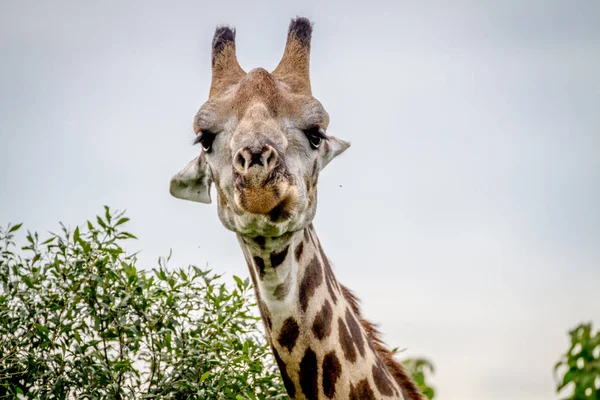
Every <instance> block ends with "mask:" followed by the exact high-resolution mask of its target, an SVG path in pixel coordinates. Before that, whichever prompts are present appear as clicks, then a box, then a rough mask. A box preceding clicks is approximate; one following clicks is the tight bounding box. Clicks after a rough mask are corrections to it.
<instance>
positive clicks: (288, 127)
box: [170, 18, 423, 400]
mask: <svg viewBox="0 0 600 400" xmlns="http://www.w3.org/2000/svg"><path fill="white" fill-rule="evenodd" d="M311 36H312V24H311V22H310V21H309V20H307V19H306V18H296V19H294V20H292V22H291V23H290V26H289V31H288V37H287V43H286V47H285V50H284V54H283V57H282V59H281V61H280V63H279V65H278V66H277V67H276V68H275V69H274V70H273V71H272V72H271V73H269V72H267V71H266V70H264V69H262V68H256V69H253V70H251V71H249V72H248V73H246V72H245V71H244V70H243V69H242V68H241V67H240V65H239V64H238V61H237V58H236V53H235V31H234V30H233V29H231V28H228V27H218V28H217V29H216V31H215V35H214V38H213V43H212V82H211V86H210V91H209V98H208V100H207V102H206V103H205V104H204V105H202V107H201V108H200V110H199V112H198V113H197V114H196V116H195V118H194V131H195V133H196V138H195V141H194V142H195V143H198V144H201V146H202V150H201V151H200V155H199V156H198V157H197V158H195V159H193V160H192V161H191V162H190V163H188V164H187V166H186V167H185V168H183V169H182V170H181V171H180V172H178V173H177V174H176V175H175V176H174V177H173V178H172V179H171V182H170V192H171V194H172V195H173V196H175V197H177V198H181V199H185V200H191V201H196V202H200V203H210V202H211V194H210V188H211V185H212V184H213V183H214V186H215V188H216V194H217V210H218V216H219V219H220V220H221V222H222V224H223V225H224V226H225V227H226V228H227V229H229V230H231V231H233V232H235V233H236V235H237V238H238V241H239V244H240V246H241V248H242V252H243V254H244V256H245V259H246V262H247V264H248V267H249V272H250V277H251V279H252V282H253V286H254V290H255V294H256V299H257V303H258V308H259V311H260V315H261V318H262V321H263V322H264V327H265V334H266V337H267V341H268V343H269V344H270V346H271V349H272V351H273V355H274V357H275V361H276V363H277V365H278V367H279V370H280V372H281V375H282V379H283V383H284V385H285V388H286V390H287V393H288V395H289V397H290V398H292V399H307V400H325V399H338V400H339V399H351V400H359V399H360V400H369V399H404V400H417V399H419V400H421V399H422V398H423V397H422V395H421V394H420V392H419V390H418V389H417V387H416V386H415V384H414V383H413V382H412V380H411V379H410V378H409V376H408V375H407V373H406V372H405V371H404V369H403V368H402V367H401V365H400V364H399V363H398V362H397V361H395V359H394V358H393V356H392V353H391V352H390V351H389V350H388V349H387V348H386V347H385V345H384V344H383V342H382V341H381V339H380V336H379V332H378V331H377V330H376V328H375V326H374V325H373V324H371V323H370V322H369V321H367V320H365V319H364V318H363V317H362V315H361V312H360V307H359V303H358V300H357V298H356V297H355V296H354V294H353V293H352V292H351V291H350V290H348V289H347V288H346V287H345V286H343V285H341V284H340V283H339V282H338V281H337V279H336V277H335V275H334V273H333V271H332V268H331V265H330V263H329V261H328V259H327V257H326V256H325V253H324V251H323V248H322V247H321V244H320V241H319V239H318V237H317V235H316V233H315V230H314V227H313V224H312V220H313V218H314V216H315V212H316V207H317V181H318V177H319V173H320V171H321V170H322V169H323V168H324V167H325V166H326V165H327V164H328V163H329V162H330V161H331V160H332V159H333V158H335V157H336V156H338V155H339V154H341V153H342V152H344V151H345V150H346V149H347V148H348V147H349V146H350V143H349V142H346V141H343V140H341V139H338V138H336V137H334V136H329V135H327V134H326V131H327V126H328V123H329V116H328V114H327V112H326V111H325V109H324V108H323V106H322V105H321V103H320V102H319V101H318V100H317V99H315V98H314V97H313V96H312V92H311V86H310V78H309V58H310V41H311Z"/></svg>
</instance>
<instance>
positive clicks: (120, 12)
mask: <svg viewBox="0 0 600 400" xmlns="http://www.w3.org/2000/svg"><path fill="white" fill-rule="evenodd" d="M296 15H302V16H306V17H309V18H311V19H312V20H313V21H314V22H315V29H314V35H313V50H312V82H313V90H314V93H315V95H316V97H317V98H319V99H320V100H321V101H322V103H323V104H324V105H325V107H326V108H327V109H328V111H329V113H330V115H331V125H330V130H329V132H330V133H332V134H334V135H336V136H339V137H341V138H344V139H348V140H351V141H352V143H353V146H352V147H351V148H350V150H349V151H347V152H346V153H345V154H344V155H343V156H341V157H340V158H339V159H337V160H335V161H334V162H333V163H332V164H330V165H329V166H328V167H327V169H326V170H325V171H324V173H323V174H322V178H321V181H320V196H319V201H320V205H319V211H318V214H317V219H316V222H315V225H316V228H317V231H318V233H319V234H320V236H321V239H322V241H323V243H324V246H325V249H326V252H327V254H328V255H329V257H330V258H331V259H332V261H333V262H334V264H335V267H336V269H335V271H336V274H337V276H338V279H339V280H340V281H342V282H343V283H344V284H346V285H348V286H349V287H351V288H352V289H354V290H355V291H356V292H357V294H358V295H359V296H360V298H362V300H363V304H364V311H365V314H366V315H367V317H369V318H370V319H372V320H374V321H378V322H380V323H381V328H382V330H383V331H384V332H385V337H386V339H387V341H388V342H389V343H390V345H392V346H400V347H407V348H408V354H410V355H425V356H427V357H430V358H432V359H433V361H434V362H435V364H436V367H437V372H436V375H435V384H436V387H437V388H438V394H439V399H440V400H453V399H461V400H481V399H485V400H503V399H509V398H510V399H513V400H520V399H522V400H538V399H539V400H541V399H552V398H556V395H555V394H554V382H553V380H552V366H553V364H554V363H555V362H556V361H557V359H558V358H559V356H560V354H561V353H562V352H563V351H564V350H566V348H567V345H568V342H567V336H566V331H567V330H568V329H570V328H572V327H573V326H574V325H576V324H577V323H579V322H580V321H590V320H591V321H594V323H595V324H596V326H597V327H598V325H599V324H600V291H599V288H600V211H599V207H598V205H599V204H600V156H599V154H600V2H598V1H597V0H590V1H584V0H582V1H577V2H570V1H562V2H561V1H549V0H548V1H532V0H530V1H527V2H525V1H516V0H510V1H506V0H504V1H477V2H476V1H472V2H467V1H452V2H450V1H447V2H423V1H413V2H407V1H395V2H393V1H389V2H378V1H375V0H370V1H362V2H360V1H359V2H349V1H344V2H342V1H340V2H337V3H336V2H323V1H314V0H305V1H302V2H295V3H291V2H284V1H251V2H250V1H235V2H202V1H180V2H168V3H167V2H157V1H148V0H145V1H137V2H133V1H128V2H122V1H95V2H91V1H87V2H82V1H72V2H66V1H53V2H43V1H37V2H33V1H31V2H30V1H6V0H4V1H2V2H1V3H0V58H1V62H0V224H2V225H6V223H8V222H9V221H12V222H21V221H22V222H25V223H26V225H27V226H28V227H29V228H30V229H35V230H41V231H46V230H50V229H55V228H56V226H57V221H59V220H60V221H64V222H65V223H67V224H69V225H71V226H74V225H75V224H77V223H81V222H83V221H84V220H85V219H87V218H91V217H93V216H94V215H95V214H96V213H98V212H101V208H102V205H104V204H108V205H111V206H112V207H115V208H122V209H123V208H124V209H127V210H128V215H129V216H130V217H131V218H132V223H131V224H130V229H131V230H132V231H133V232H134V233H136V234H137V235H138V236H139V238H140V240H139V241H138V242H136V243H132V245H131V249H132V250H135V249H142V250H143V251H142V253H141V261H142V262H143V263H144V265H146V266H147V267H148V268H149V267H152V266H153V265H154V262H155V259H156V258H157V257H158V256H160V255H166V254H167V253H168V251H169V249H170V248H173V251H174V255H175V256H174V260H175V262H176V263H182V264H187V263H195V264H197V265H206V264H208V265H209V266H211V267H213V268H214V269H215V270H217V271H219V272H223V273H227V274H228V275H232V274H237V275H245V274H246V273H247V269H246V266H245V263H244V261H243V257H242V254H241V251H240V250H239V248H238V245H237V242H236V240H235V237H234V235H233V234H232V233H231V232H228V231H226V230H225V229H224V228H223V227H222V226H221V224H220V222H219V221H218V218H217V214H216V206H215V205H214V204H213V205H210V206H203V205H200V204H194V203H190V202H183V201H180V200H176V199H174V198H172V197H170V195H169V193H168V181H169V178H170V177H171V175H172V174H174V173H175V172H176V171H177V170H178V169H179V168H181V167H182V166H183V165H185V164H186V163H187V162H188V161H189V159H191V158H192V157H193V156H194V155H195V154H196V152H197V150H198V149H197V148H192V147H191V146H190V143H191V140H192V137H193V135H192V130H191V122H192V117H193V115H194V113H195V112H196V110H197V108H198V107H199V106H200V105H201V104H202V103H203V102H204V101H205V99H206V97H207V95H208V86H209V82H210V43H211V39H212V33H213V31H214V28H215V26H216V25H218V24H223V23H227V24H230V25H233V26H235V27H237V31H238V35H237V38H238V40H237V43H238V58H239V60H240V63H241V64H242V66H243V67H244V68H245V69H246V70H249V69H251V68H254V67H257V66H263V67H265V68H268V69H272V68H273V67H274V66H275V65H276V64H277V62H278V61H279V59H280V57H281V54H282V51H283V47H284V43H285V38H286V30H287V25H288V23H289V20H290V18H291V17H294V16H296Z"/></svg>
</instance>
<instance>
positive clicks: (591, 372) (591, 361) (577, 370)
mask: <svg viewBox="0 0 600 400" xmlns="http://www.w3.org/2000/svg"><path fill="white" fill-rule="evenodd" d="M569 335H570V336H571V347H570V348H569V351H567V353H566V354H565V355H563V356H562V359H561V360H560V361H559V362H558V363H556V365H555V367H554V371H555V373H556V372H559V373H561V374H562V378H559V379H557V388H556V390H557V392H559V393H561V392H562V393H564V392H566V391H569V392H570V391H571V390H572V393H571V394H570V395H569V397H565V399H569V400H600V331H596V333H595V334H593V333H592V324H591V323H589V324H580V325H579V326H577V327H576V328H575V329H573V330H572V331H570V332H569Z"/></svg>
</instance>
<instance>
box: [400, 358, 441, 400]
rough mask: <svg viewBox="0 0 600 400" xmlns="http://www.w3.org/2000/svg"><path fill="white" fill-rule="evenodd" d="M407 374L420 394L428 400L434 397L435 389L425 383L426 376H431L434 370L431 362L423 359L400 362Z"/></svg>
mask: <svg viewBox="0 0 600 400" xmlns="http://www.w3.org/2000/svg"><path fill="white" fill-rule="evenodd" d="M402 364H404V367H405V368H406V370H407V372H408V373H409V374H411V376H412V377H413V379H414V380H415V383H416V384H417V386H418V387H419V389H421V392H422V393H423V394H424V395H425V397H427V398H428V399H429V400H432V399H433V398H434V396H435V389H434V388H433V387H432V386H431V385H430V384H429V383H428V382H427V375H428V374H430V373H431V374H433V373H434V372H435V369H434V367H433V364H432V363H431V361H429V360H427V359H425V358H410V359H406V360H404V361H403V362H402Z"/></svg>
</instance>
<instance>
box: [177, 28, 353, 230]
mask: <svg viewBox="0 0 600 400" xmlns="http://www.w3.org/2000/svg"><path fill="white" fill-rule="evenodd" d="M300 28H302V29H304V28H307V27H306V26H300ZM308 28H310V26H308ZM223 29H225V30H223ZM298 29H299V28H298V27H296V28H295V30H294V29H293V27H292V26H291V27H290V35H289V36H288V44H287V47H286V53H284V58H283V59H282V62H281V63H280V65H279V66H278V67H277V68H276V69H275V71H273V73H269V72H267V71H266V70H264V69H262V68H257V69H254V70H252V71H250V72H248V73H245V72H244V71H242V70H241V68H239V65H238V64H237V61H236V60H235V49H234V47H233V33H232V31H228V30H226V28H220V30H219V29H217V33H216V34H215V40H214V41H213V84H212V87H211V92H210V96H209V99H208V101H207V102H206V103H205V104H204V105H202V107H201V108H200V110H199V112H198V113H197V114H196V116H195V118H194V131H195V132H196V142H197V143H198V144H200V145H201V146H202V150H201V153H200V155H199V157H198V158H197V159H194V160H192V161H191V162H190V163H189V164H188V165H187V166H186V167H185V168H184V169H183V170H182V171H180V172H179V173H178V174H177V175H176V176H175V177H173V179H172V180H171V193H172V194H173V195H174V196H175V197H179V198H183V199H187V200H193V201H198V202H202V203H209V202H210V186H211V183H214V184H215V188H216V192H217V203H218V213H219V218H220V219H221V222H222V223H223V224H224V225H225V227H226V228H228V229H230V230H233V231H235V232H237V233H239V234H242V235H246V236H251V237H252V236H270V237H274V236H280V235H282V234H284V233H286V232H290V231H296V230H299V229H302V228H304V227H305V226H307V225H308V224H309V223H310V222H311V221H312V219H313V217H314V215H315V212H316V205H317V198H316V193H317V191H316V185H317V180H318V175H319V172H320V171H321V169H323V167H325V165H327V164H328V163H329V162H330V161H331V160H332V159H333V158H334V157H335V156H337V155H338V154H340V153H342V152H343V151H344V150H346V149H347V148H348V147H349V145H350V144H349V143H348V142H344V141H342V140H339V139H337V138H335V137H332V136H328V135H327V133H326V132H327V126H328V124H329V116H328V114H327V112H326V111H325V109H324V108H323V106H322V105H321V103H320V102H319V101H318V100H317V99H315V98H314V97H313V96H312V95H311V93H310V85H309V83H308V65H303V62H305V63H307V62H308V49H307V44H303V43H302V41H301V39H302V37H300V38H299V36H298V35H299V33H298ZM302 33H303V32H300V34H302ZM305 33H306V32H304V34H305ZM228 34H230V36H229V39H230V40H226V43H225V44H223V43H222V41H223V36H225V38H226V39H227V38H228V36H227V35H228ZM309 35H310V32H309ZM299 52H300V55H301V56H302V57H300V58H298V57H297V56H298V54H299ZM286 57H287V58H286ZM294 57H296V58H294ZM234 61H235V63H234ZM303 71H304V72H303Z"/></svg>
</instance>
